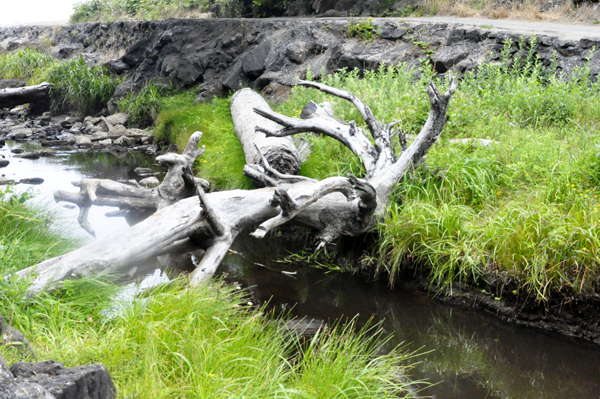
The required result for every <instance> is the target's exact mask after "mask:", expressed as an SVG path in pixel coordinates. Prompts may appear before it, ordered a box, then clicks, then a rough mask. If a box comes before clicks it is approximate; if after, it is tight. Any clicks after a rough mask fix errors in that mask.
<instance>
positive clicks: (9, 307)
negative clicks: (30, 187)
mask: <svg viewBox="0 0 600 399" xmlns="http://www.w3.org/2000/svg"><path fill="white" fill-rule="evenodd" d="M2 194H3V195H2V196H1V198H3V199H2V200H1V201H0V314H2V315H3V316H4V319H5V321H6V322H8V323H9V324H10V325H12V326H14V327H15V328H17V329H19V330H21V331H22V332H23V333H24V334H25V336H26V337H27V338H28V339H29V341H30V342H31V344H32V345H33V347H34V350H35V353H36V360H37V361H44V360H48V359H54V360H57V361H59V362H62V363H63V364H65V365H66V366H67V367H74V366H79V365H84V364H92V363H103V364H104V365H105V366H106V367H107V368H108V370H109V371H110V373H111V376H112V378H113V380H114V382H115V384H116V386H117V388H118V391H119V397H136V398H188V397H189V398H198V397H200V398H222V397H236V398H238V397H248V398H271V397H273V398H276V397H277V398H280V397H289V398H313V397H319V398H382V397H409V395H408V391H407V390H406V387H407V383H406V382H402V381H400V380H399V379H398V376H399V375H402V374H404V373H405V371H406V369H407V367H408V366H407V364H408V363H409V362H410V361H411V360H410V359H411V358H412V356H413V354H411V353H409V352H406V351H404V350H403V349H402V348H397V349H396V350H394V351H392V352H391V353H389V354H387V355H384V356H380V355H379V353H378V352H379V349H380V345H382V344H383V343H385V342H386V339H384V338H383V336H382V333H381V331H380V330H378V328H376V327H372V328H364V329H362V330H360V331H355V328H354V325H353V323H350V324H346V325H337V326H336V325H334V326H331V327H329V328H327V329H324V330H321V331H320V332H319V334H317V335H316V336H315V337H314V338H312V339H309V340H308V341H304V340H302V339H300V338H299V337H298V336H296V335H295V334H292V333H290V332H286V331H285V330H282V329H280V328H279V325H280V323H279V321H277V320H276V319H274V318H273V317H272V314H270V313H268V312H267V311H266V309H264V308H260V309H255V308H252V307H247V306H244V303H245V302H247V298H245V295H246V293H245V292H240V291H237V290H235V288H234V287H233V286H231V287H228V286H225V285H224V284H222V283H220V282H218V281H214V282H213V283H211V284H210V285H205V286H202V287H198V288H190V287H188V286H186V285H184V284H178V282H176V283H175V284H172V285H170V286H163V287H158V288H155V289H153V290H152V291H151V292H148V293H146V294H144V295H142V296H138V297H137V298H136V299H135V300H134V301H133V302H131V303H130V302H126V303H124V302H118V301H115V295H116V294H117V293H118V292H119V290H120V288H119V287H118V286H116V285H114V284H112V283H111V282H109V280H108V279H104V280H100V279H83V280H77V281H67V282H65V284H64V285H63V286H62V287H61V288H60V289H57V290H55V291H54V292H52V293H41V294H39V295H37V296H35V297H28V296H27V295H25V290H26V288H27V285H28V283H27V281H19V280H17V279H16V278H15V277H14V274H13V273H14V272H15V271H18V270H21V269H23V268H25V267H28V266H31V265H33V264H36V263H38V262H41V261H42V260H44V259H46V258H49V257H53V256H57V255H59V254H61V253H63V252H65V251H67V250H69V249H71V248H72V247H73V246H74V244H75V243H74V242H73V241H71V240H68V239H65V238H62V237H60V236H58V235H56V234H55V233H52V232H51V231H50V229H49V227H48V220H47V219H46V218H44V217H43V215H42V214H40V213H39V212H36V211H34V210H31V209H29V208H27V207H26V206H25V205H24V204H23V203H24V201H25V200H26V199H27V198H28V196H23V195H13V194H12V193H11V192H10V191H4V192H2ZM27 356H28V355H27V354H25V353H23V352H19V351H17V350H15V349H14V348H10V347H7V346H0V357H2V358H4V359H6V360H7V362H8V363H9V364H12V363H13V362H16V361H20V360H31V359H29V358H28V357H27Z"/></svg>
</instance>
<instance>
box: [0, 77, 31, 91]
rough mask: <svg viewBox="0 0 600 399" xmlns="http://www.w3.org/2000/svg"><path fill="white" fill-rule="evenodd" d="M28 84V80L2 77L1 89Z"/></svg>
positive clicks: (0, 80)
mask: <svg viewBox="0 0 600 399" xmlns="http://www.w3.org/2000/svg"><path fill="white" fill-rule="evenodd" d="M25 86H27V82H24V81H22V80H19V79H0V90H1V89H16V88H18V87H25Z"/></svg>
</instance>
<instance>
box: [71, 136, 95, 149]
mask: <svg viewBox="0 0 600 399" xmlns="http://www.w3.org/2000/svg"><path fill="white" fill-rule="evenodd" d="M74 138H75V140H74V142H73V144H74V145H76V146H78V147H91V146H92V140H91V139H90V137H89V136H82V135H76V136H74ZM67 141H69V138H67Z"/></svg>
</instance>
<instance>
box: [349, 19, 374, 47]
mask: <svg viewBox="0 0 600 399" xmlns="http://www.w3.org/2000/svg"><path fill="white" fill-rule="evenodd" d="M378 36H379V35H378V33H377V31H376V29H375V26H373V19H372V18H367V20H366V21H351V22H350V24H349V25H348V30H347V31H346V37H348V38H352V37H357V38H359V39H360V40H362V41H363V42H372V41H373V40H375V39H376V38H377V37H378Z"/></svg>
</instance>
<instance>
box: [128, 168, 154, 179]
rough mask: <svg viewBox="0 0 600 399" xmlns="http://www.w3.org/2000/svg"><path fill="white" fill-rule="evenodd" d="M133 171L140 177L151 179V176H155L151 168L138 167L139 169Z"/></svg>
mask: <svg viewBox="0 0 600 399" xmlns="http://www.w3.org/2000/svg"><path fill="white" fill-rule="evenodd" d="M133 171H134V172H135V173H136V174H137V175H138V176H140V177H149V176H154V175H155V172H154V170H152V169H150V168H141V167H138V168H135V169H134V170H133Z"/></svg>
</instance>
